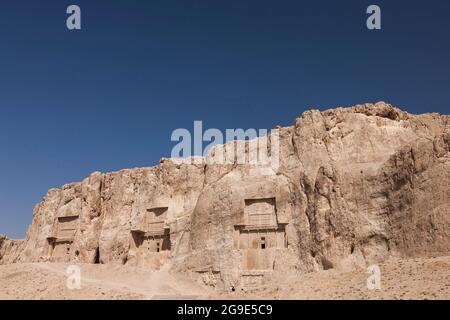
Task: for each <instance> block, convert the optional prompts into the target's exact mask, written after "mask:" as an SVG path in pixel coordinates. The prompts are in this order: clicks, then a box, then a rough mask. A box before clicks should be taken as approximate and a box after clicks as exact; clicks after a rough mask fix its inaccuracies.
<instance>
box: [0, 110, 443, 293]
mask: <svg viewBox="0 0 450 320" xmlns="http://www.w3.org/2000/svg"><path fill="white" fill-rule="evenodd" d="M279 139H280V149H279V160H280V162H279V166H278V168H277V169H276V170H274V171H273V172H271V173H270V172H269V173H268V172H267V170H265V169H264V170H263V168H262V167H261V166H258V165H250V164H248V163H247V164H238V163H233V164H223V165H220V164H209V162H207V164H188V163H186V162H182V161H179V160H176V159H162V160H161V162H160V163H159V164H158V165H156V166H154V167H150V168H139V169H127V170H122V171H119V172H114V173H105V174H102V173H98V172H96V173H93V174H92V175H91V176H89V177H88V178H86V179H85V180H84V181H82V182H80V183H74V184H69V185H65V186H64V187H63V188H61V189H51V190H49V192H48V194H47V195H46V196H45V198H44V200H43V201H42V202H41V203H40V204H38V205H37V206H36V208H35V209H34V212H33V222H32V224H31V226H30V228H29V230H28V232H27V236H26V238H25V240H24V241H23V243H14V245H11V242H10V240H6V239H4V238H0V262H1V263H8V262H18V261H23V262H32V261H78V262H87V263H117V264H125V263H126V264H132V265H148V266H150V267H152V268H156V269H157V268H160V267H161V266H163V265H167V266H171V268H172V270H173V271H174V272H184V273H189V274H190V275H192V276H193V277H197V278H198V279H199V281H204V282H205V283H206V284H208V285H212V286H216V287H219V288H220V287H221V288H229V287H230V286H234V287H236V288H237V287H240V286H241V287H247V286H257V285H258V284H262V283H265V282H267V281H271V280H273V279H276V278H277V277H281V276H283V275H285V274H287V273H293V274H295V273H299V272H310V271H315V270H321V269H329V268H340V269H344V270H349V269H353V268H358V267H363V266H366V265H367V264H371V263H374V262H379V261H382V260H384V259H386V258H387V257H389V256H426V255H434V254H448V253H449V251H450V117H449V116H441V115H438V114H424V115H411V114H408V113H406V112H403V111H401V110H399V109H397V108H394V107H392V106H391V105H389V104H386V103H383V102H379V103H377V104H364V105H358V106H354V107H351V108H337V109H331V110H327V111H324V112H320V111H318V110H310V111H306V112H304V113H303V115H302V116H301V117H299V118H298V119H297V120H296V122H295V124H294V125H293V126H291V127H286V128H279ZM213 150H214V148H213ZM12 247H14V249H11V248H12Z"/></svg>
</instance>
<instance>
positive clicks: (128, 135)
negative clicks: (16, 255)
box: [0, 0, 450, 238]
mask: <svg viewBox="0 0 450 320" xmlns="http://www.w3.org/2000/svg"><path fill="white" fill-rule="evenodd" d="M374 3H375V4H378V5H379V6H380V7H381V10H382V30H381V31H369V30H367V28H366V27H365V21H366V17H367V15H366V14H365V11H366V8H367V6H368V5H369V4H374ZM70 4H78V5H79V6H80V7H81V10H82V30H81V31H76V32H72V31H68V30H67V29H66V25H65V21H66V13H65V11H66V7H67V6H68V5H70ZM449 14H450V1H448V0H435V1H400V0H396V1H378V0H372V1H364V0H353V1H352V0H347V1H346V0H342V1H336V0H329V1H323V0H315V1H299V0H293V1H283V0H281V1H278V0H277V1H275V0H271V1H265V0H257V1H246V0H240V1H222V0H214V1H211V0H202V1H189V0H179V1H172V0H152V1H137V0H135V1H130V0H127V1H125V0H122V1H114V0H110V1H94V0H88V1H84V0H83V1H82V0H72V1H63V0H57V1H56V0H55V1H31V0H30V1H24V0H2V1H1V3H0V41H1V42H0V147H1V153H0V233H6V234H7V235H9V236H11V237H14V238H21V237H23V236H24V234H25V231H26V229H27V227H28V224H29V223H30V222H31V218H32V209H33V207H34V205H35V204H36V203H38V202H39V201H40V200H41V199H42V197H43V196H44V195H45V193H46V192H47V190H48V189H49V188H52V187H60V186H61V185H63V184H65V183H68V182H73V181H79V180H81V179H82V178H84V177H86V176H87V175H89V173H91V172H93V171H102V172H108V171H114V170H118V169H121V168H128V167H136V166H150V165H153V164H155V163H156V162H158V160H159V159H160V158H161V157H163V156H169V155H170V151H171V148H172V147H173V146H174V143H173V142H171V141H170V134H171V132H172V131H173V130H174V129H176V128H188V129H192V126H193V121H194V120H203V123H204V126H205V127H208V128H219V129H222V130H224V129H225V128H272V127H274V126H275V125H277V124H280V125H290V124H292V123H293V122H294V119H295V118H296V117H297V116H298V115H300V114H301V113H302V112H303V111H304V110H305V109H309V108H319V109H324V108H328V107H333V106H347V105H352V104H356V103H362V102H376V101H379V100H383V101H387V102H390V103H392V104H395V105H397V106H400V107H403V108H404V109H405V110H407V111H409V112H412V113H422V112H430V111H436V112H441V113H450V112H449V109H450V108H449V101H450V99H449V98H450V61H449V57H450V19H449V18H448V17H449Z"/></svg>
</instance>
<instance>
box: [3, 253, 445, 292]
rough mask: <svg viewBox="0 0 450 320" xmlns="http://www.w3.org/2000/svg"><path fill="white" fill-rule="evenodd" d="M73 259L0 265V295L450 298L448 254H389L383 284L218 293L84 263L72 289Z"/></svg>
mask: <svg viewBox="0 0 450 320" xmlns="http://www.w3.org/2000/svg"><path fill="white" fill-rule="evenodd" d="M68 266H69V264H62V263H25V264H10V265H1V266H0V299H2V300H4V299H101V300H104V299H430V300H431V299H450V256H446V257H434V258H416V259H397V258H391V259H389V260H387V261H385V262H383V263H380V264H379V267H380V270H381V288H380V289H375V290H369V289H367V278H368V276H369V274H368V273H366V270H359V271H353V272H343V271H338V270H326V271H320V272H315V273H309V274H304V275H298V276H296V277H291V278H286V279H285V280H284V281H283V283H279V284H277V285H273V286H270V287H264V288H255V289H253V290H251V291H246V292H230V293H227V294H219V293H217V292H215V291H214V290H213V289H212V288H209V287H205V286H203V285H200V284H198V283H196V282H194V281H192V280H190V279H188V278H185V277H183V276H181V275H176V274H171V273H169V272H168V271H167V270H160V271H153V272H152V271H148V270H145V269H142V268H133V267H129V266H118V265H92V264H80V265H79V266H80V268H81V288H80V289H73V290H69V289H68V288H67V286H66V279H67V277H66V269H67V267H68Z"/></svg>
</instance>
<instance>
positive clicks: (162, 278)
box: [32, 263, 208, 300]
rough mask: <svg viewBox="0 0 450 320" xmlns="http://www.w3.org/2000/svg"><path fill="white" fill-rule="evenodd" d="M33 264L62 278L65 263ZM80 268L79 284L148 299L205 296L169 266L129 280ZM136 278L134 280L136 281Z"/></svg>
mask: <svg viewBox="0 0 450 320" xmlns="http://www.w3.org/2000/svg"><path fill="white" fill-rule="evenodd" d="M32 265H33V266H35V267H37V268H40V269H43V270H46V271H50V272H53V273H56V274H58V275H60V276H62V277H66V268H67V265H61V264H48V263H47V264H43V263H34V264H32ZM80 268H81V273H82V277H81V285H82V286H83V285H86V284H87V285H94V286H98V287H103V288H108V289H113V290H117V291H126V292H127V293H132V294H135V295H141V296H142V298H143V299H145V300H152V299H174V298H177V299H205V298H207V296H208V290H205V288H203V287H200V286H199V285H197V284H195V283H192V282H188V281H186V280H185V279H180V278H179V277H177V276H173V275H171V274H170V273H169V271H168V270H169V268H170V266H169V265H166V266H165V267H164V268H163V269H161V270H159V271H154V272H148V273H149V276H148V277H146V279H142V278H141V277H139V279H130V278H128V277H120V276H115V277H113V278H112V279H114V280H106V279H105V277H104V275H103V276H102V277H98V276H97V275H92V273H91V272H87V275H86V274H85V273H84V272H83V269H89V268H92V266H89V265H80ZM136 280H138V281H136Z"/></svg>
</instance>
